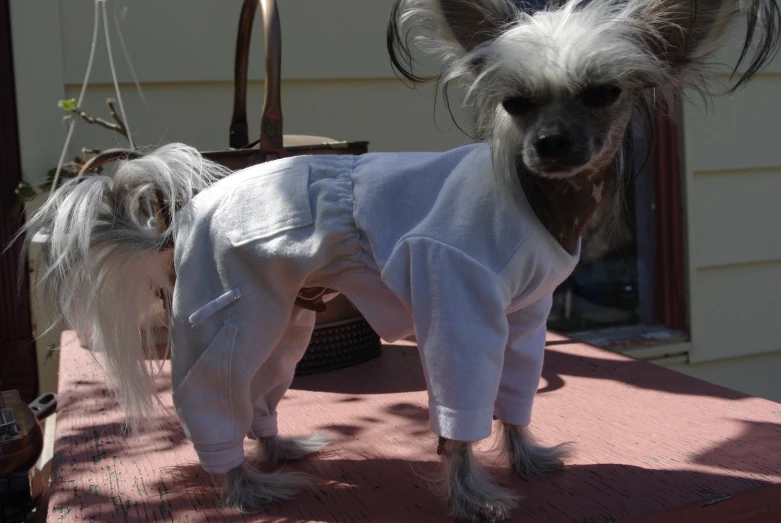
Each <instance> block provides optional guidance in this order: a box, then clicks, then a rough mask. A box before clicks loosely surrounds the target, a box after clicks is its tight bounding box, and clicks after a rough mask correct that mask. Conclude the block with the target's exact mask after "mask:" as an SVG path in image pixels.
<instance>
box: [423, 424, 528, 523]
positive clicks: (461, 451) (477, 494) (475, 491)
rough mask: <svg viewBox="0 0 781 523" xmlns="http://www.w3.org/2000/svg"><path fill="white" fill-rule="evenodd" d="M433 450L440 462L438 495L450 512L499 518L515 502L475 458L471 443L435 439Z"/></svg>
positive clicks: (464, 517)
mask: <svg viewBox="0 0 781 523" xmlns="http://www.w3.org/2000/svg"><path fill="white" fill-rule="evenodd" d="M437 454H439V455H440V456H442V460H443V462H444V477H443V482H442V490H443V492H442V495H443V496H444V497H445V499H446V501H447V504H448V508H449V509H450V513H451V515H453V516H454V517H455V518H458V519H461V520H468V521H488V522H494V521H503V520H505V519H507V518H508V517H509V515H510V511H511V510H512V509H513V508H514V507H515V506H516V505H517V504H518V499H519V498H518V496H516V495H515V494H513V493H512V492H510V491H508V490H505V489H503V488H502V487H500V486H499V485H498V484H497V483H496V482H495V481H494V480H493V478H492V477H491V476H490V474H489V473H488V471H487V470H486V469H485V468H483V466H482V465H480V463H479V462H478V461H477V459H475V456H474V454H473V452H472V443H471V442H466V441H454V440H448V439H445V438H440V439H439V446H438V448H437Z"/></svg>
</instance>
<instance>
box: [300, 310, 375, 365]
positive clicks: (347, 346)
mask: <svg viewBox="0 0 781 523" xmlns="http://www.w3.org/2000/svg"><path fill="white" fill-rule="evenodd" d="M381 347H382V343H381V342H380V337H379V336H378V335H377V333H376V332H374V330H373V329H372V328H371V327H370V326H369V324H368V323H367V322H366V320H365V319H363V317H356V318H350V319H347V320H343V321H337V322H333V323H328V324H320V325H318V326H317V328H316V329H315V330H314V332H313V333H312V339H311V340H310V342H309V347H308V348H307V350H306V352H305V353H304V357H303V358H301V361H299V362H298V365H297V366H296V376H306V375H308V374H316V373H318V372H325V371H330V370H336V369H341V368H344V367H350V366H352V365H357V364H359V363H363V362H365V361H369V360H371V359H374V358H376V357H377V356H379V355H380V352H381Z"/></svg>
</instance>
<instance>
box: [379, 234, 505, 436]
mask: <svg viewBox="0 0 781 523" xmlns="http://www.w3.org/2000/svg"><path fill="white" fill-rule="evenodd" d="M382 277H383V280H384V281H385V283H386V285H388V286H389V287H390V288H391V289H392V290H393V291H394V292H395V293H396V294H397V295H398V296H399V298H400V299H401V301H402V302H403V303H404V304H405V305H406V306H407V308H408V310H409V312H410V314H411V315H412V317H413V320H414V323H415V335H416V337H417V341H418V346H419V351H420V356H421V360H422V364H423V370H424V372H425V375H426V381H427V383H428V393H429V412H430V423H431V429H432V431H433V432H435V433H436V434H438V435H440V436H442V437H446V438H449V439H454V440H460V441H476V440H479V439H482V438H485V437H488V436H489V435H490V434H491V423H492V417H493V408H494V402H495V399H496V394H497V391H498V387H499V380H500V377H501V372H502V365H503V359H504V351H505V347H506V344H507V334H508V324H507V318H506V315H505V309H506V307H507V305H508V303H509V300H510V296H509V294H510V293H509V290H508V289H507V287H506V286H505V285H504V283H503V282H502V280H501V279H500V278H499V276H497V274H496V273H495V272H494V271H492V270H490V269H489V268H487V267H486V266H484V265H483V264H481V263H478V262H477V261H476V260H474V259H473V258H471V257H469V256H467V255H466V254H464V253H463V252H462V251H460V250H458V249H455V248H453V247H450V246H448V245H445V244H443V243H441V242H438V241H436V240H432V239H429V238H411V239H407V240H404V241H403V242H402V243H401V244H400V245H399V246H397V248H396V249H395V250H394V252H393V254H392V255H391V257H390V259H389V260H388V262H387V264H386V265H385V267H384V268H383V274H382Z"/></svg>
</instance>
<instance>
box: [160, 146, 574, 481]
mask: <svg viewBox="0 0 781 523" xmlns="http://www.w3.org/2000/svg"><path fill="white" fill-rule="evenodd" d="M505 193H506V190H505V189H504V188H503V187H502V185H501V184H500V182H499V181H498V180H497V179H496V177H495V176H494V174H493V172H492V164H491V151H490V149H489V147H488V146H486V145H484V144H476V145H470V146H465V147H460V148H457V149H454V150H452V151H448V152H445V153H398V154H397V153H370V154H365V155H361V156H356V157H353V156H299V157H293V158H288V159H283V160H278V161H275V162H269V163H264V164H260V165H257V166H254V167H250V168H248V169H245V170H243V171H240V172H237V173H234V174H232V175H231V176H229V177H227V178H225V179H224V180H221V181H220V182H218V183H216V184H215V185H214V186H212V187H210V188H209V189H208V190H206V191H204V192H202V193H201V194H199V195H198V196H197V197H195V198H194V199H193V200H192V201H191V202H190V203H188V204H187V205H186V206H185V207H184V208H183V209H182V211H181V213H180V214H179V215H178V218H177V220H178V223H177V224H176V229H175V230H176V239H175V244H176V256H175V264H176V273H177V282H176V288H175V291H174V304H173V320H172V338H173V388H174V403H175V405H176V409H177V412H178V413H179V416H180V418H181V419H182V422H183V424H184V426H185V430H186V431H187V434H188V436H189V437H190V439H191V440H192V441H193V444H194V446H195V450H196V451H197V453H198V456H199V459H200V461H201V464H202V465H203V467H204V468H205V469H206V470H207V471H210V472H218V473H219V472H226V471H227V470H229V469H231V468H233V467H235V466H238V465H239V464H240V463H241V462H242V460H243V457H244V450H243V444H242V442H243V440H244V438H245V437H246V436H249V437H265V436H273V435H275V434H276V432H277V420H276V415H277V414H276V407H277V404H278V402H279V400H280V399H281V398H282V396H283V394H284V393H285V391H286V390H287V388H288V386H289V385H290V382H291V380H292V378H293V373H294V370H295V365H296V363H297V362H298V360H299V359H300V358H301V357H302V355H303V353H304V351H305V349H306V347H307V343H308V341H309V337H310V335H311V332H312V329H313V326H314V321H315V316H314V313H313V312H311V311H307V310H302V309H300V308H298V307H294V301H295V298H296V295H297V294H298V291H299V290H300V289H301V288H302V287H317V286H323V287H329V288H332V289H335V290H338V291H340V292H341V293H343V294H344V295H345V296H346V297H347V298H348V299H350V300H351V301H352V303H353V304H354V305H355V306H356V307H357V308H358V310H360V312H361V313H362V314H363V315H364V317H365V318H366V320H367V321H368V322H369V323H370V324H371V326H372V327H373V328H374V329H375V330H376V332H377V333H378V334H380V336H381V337H382V338H383V339H385V340H387V341H391V342H392V341H395V340H398V339H401V338H404V337H406V336H408V335H410V334H413V333H414V334H415V335H416V337H417V341H418V345H419V349H420V356H421V360H422V362H423V369H424V372H425V376H426V381H427V384H428V393H429V407H430V423H431V429H432V430H433V431H434V432H435V433H436V434H438V435H440V436H443V437H446V438H450V439H455V440H463V441H474V440H479V439H482V438H485V437H487V436H489V435H490V433H491V422H492V416H494V415H496V416H497V417H498V418H499V419H501V420H503V421H506V422H508V423H512V424H516V425H526V424H528V423H529V421H530V416H531V408H532V402H533V399H534V395H535V392H536V390H537V386H538V384H539V379H540V373H541V370H542V360H543V352H544V345H545V323H546V318H547V315H548V313H549V311H550V306H551V296H552V292H553V290H554V289H555V288H556V287H557V286H558V285H559V284H560V283H561V282H562V281H564V279H566V277H567V276H568V275H569V274H570V272H571V271H572V270H573V268H574V267H575V265H576V263H577V260H578V256H579V251H580V246H579V245H578V249H577V250H576V252H575V253H572V254H570V253H567V252H566V251H565V250H564V249H563V248H562V247H561V246H560V245H559V243H558V242H557V241H556V240H554V239H553V237H551V236H550V235H549V233H548V232H547V231H546V230H545V229H544V227H543V226H542V224H541V223H540V222H539V221H538V220H537V218H536V216H535V215H534V213H533V212H532V210H531V208H530V207H529V205H528V203H527V202H526V201H525V200H524V201H520V202H518V201H513V200H512V199H511V198H509V197H508V196H507V195H506V194H505Z"/></svg>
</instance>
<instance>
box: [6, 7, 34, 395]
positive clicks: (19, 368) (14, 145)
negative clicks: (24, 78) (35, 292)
mask: <svg viewBox="0 0 781 523" xmlns="http://www.w3.org/2000/svg"><path fill="white" fill-rule="evenodd" d="M9 4H10V2H9V0H0V134H2V139H0V253H2V251H3V250H4V249H5V247H6V246H7V245H8V243H9V241H10V240H11V238H12V237H13V236H14V234H16V232H17V231H18V230H19V227H20V226H21V224H22V219H21V218H20V217H14V216H12V214H11V208H12V202H13V199H14V189H15V188H16V186H17V185H18V183H19V181H20V180H21V179H22V168H21V161H20V158H19V133H18V126H17V119H16V116H17V115H16V92H15V89H14V61H13V51H12V43H11V8H10V5H9ZM20 268H23V269H25V273H24V274H25V276H26V275H27V271H26V265H23V266H22V267H20V260H19V245H18V244H17V245H14V246H13V248H11V249H9V250H8V251H7V252H5V253H3V254H1V255H0V389H2V390H8V389H18V390H19V392H20V393H21V395H22V397H23V398H24V400H25V401H31V400H32V399H33V398H34V397H35V396H37V395H38V367H37V363H36V356H35V342H34V339H33V332H32V319H31V316H30V298H29V296H30V294H29V283H28V279H27V277H25V278H24V280H23V282H22V287H21V288H19V286H18V274H19V270H20Z"/></svg>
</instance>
